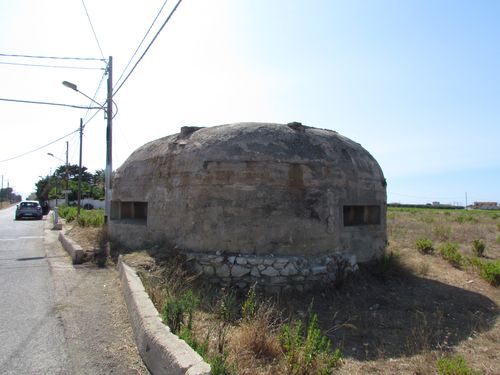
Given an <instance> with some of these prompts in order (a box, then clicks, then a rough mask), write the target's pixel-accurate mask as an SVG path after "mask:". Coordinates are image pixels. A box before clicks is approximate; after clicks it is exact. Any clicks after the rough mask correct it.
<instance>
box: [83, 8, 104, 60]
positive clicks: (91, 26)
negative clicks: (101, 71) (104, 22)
mask: <svg viewBox="0 0 500 375" xmlns="http://www.w3.org/2000/svg"><path fill="white" fill-rule="evenodd" d="M82 4H83V8H84V9H85V14H86V15H87V19H88V20H89V23H90V28H91V29H92V33H93V34H94V38H95V41H96V42H97V47H99V51H100V52H101V57H102V58H103V59H104V53H102V48H101V44H100V43H99V39H97V34H96V33H95V29H94V25H92V21H91V19H90V15H89V12H88V10H87V6H86V5H85V1H84V0H82Z"/></svg>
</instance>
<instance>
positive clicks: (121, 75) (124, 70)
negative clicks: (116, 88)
mask: <svg viewBox="0 0 500 375" xmlns="http://www.w3.org/2000/svg"><path fill="white" fill-rule="evenodd" d="M167 1H168V0H165V1H164V3H163V5H162V6H161V8H160V10H159V11H158V13H157V14H156V17H155V19H154V20H153V22H152V23H151V26H149V29H148V31H146V34H145V35H144V37H143V38H142V40H141V42H140V43H139V45H138V46H137V48H136V49H135V51H134V53H133V54H132V57H131V58H130V60H129V61H128V63H127V65H126V66H125V68H124V69H123V72H122V74H120V77H119V78H118V80H117V81H116V84H117V85H118V84H119V83H120V80H121V79H122V77H123V75H124V74H125V72H126V71H127V69H128V67H129V65H130V64H131V63H132V60H133V58H134V57H135V55H136V54H137V52H138V51H139V48H141V46H142V43H144V40H146V37H147V36H148V35H149V32H150V31H151V29H152V28H153V25H154V24H155V23H156V20H157V19H158V17H160V14H161V12H162V11H163V8H164V7H165V5H166V4H167Z"/></svg>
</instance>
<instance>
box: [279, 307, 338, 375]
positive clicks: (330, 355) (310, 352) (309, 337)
mask: <svg viewBox="0 0 500 375" xmlns="http://www.w3.org/2000/svg"><path fill="white" fill-rule="evenodd" d="M280 343H281V346H282V348H283V351H284V352H285V355H286V360H287V366H288V372H289V373H291V374H296V375H299V374H300V375H302V374H311V373H314V374H329V373H331V371H332V369H333V368H334V367H335V366H337V365H338V364H339V363H340V361H341V359H342V351H341V349H340V348H339V347H337V348H335V350H333V352H332V350H331V349H332V344H331V341H330V340H328V339H327V338H326V336H324V335H323V334H322V333H321V331H320V329H319V327H318V317H317V315H316V314H313V315H312V317H311V320H310V322H309V324H308V326H307V329H306V332H304V324H303V323H302V321H301V320H299V321H298V322H297V323H295V324H284V325H283V326H282V330H281V335H280Z"/></svg>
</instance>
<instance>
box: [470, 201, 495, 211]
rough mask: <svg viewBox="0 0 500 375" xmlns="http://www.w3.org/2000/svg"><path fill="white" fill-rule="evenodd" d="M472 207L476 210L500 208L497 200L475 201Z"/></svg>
mask: <svg viewBox="0 0 500 375" xmlns="http://www.w3.org/2000/svg"><path fill="white" fill-rule="evenodd" d="M472 208H473V209H476V210H500V206H499V205H498V203H497V202H474V205H473V206H472Z"/></svg>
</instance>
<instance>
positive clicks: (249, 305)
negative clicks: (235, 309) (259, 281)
mask: <svg viewBox="0 0 500 375" xmlns="http://www.w3.org/2000/svg"><path fill="white" fill-rule="evenodd" d="M256 311H257V294H256V293H255V285H253V286H252V287H251V288H250V289H249V290H248V293H247V298H246V300H245V301H244V302H243V304H242V305H241V315H242V316H243V320H250V319H252V318H253V317H254V316H255V313H256Z"/></svg>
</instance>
